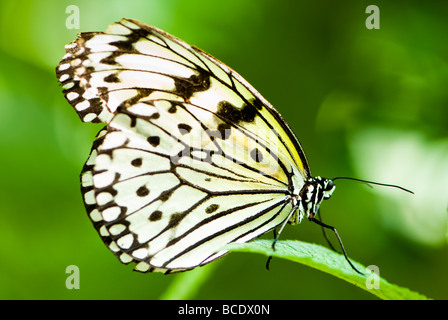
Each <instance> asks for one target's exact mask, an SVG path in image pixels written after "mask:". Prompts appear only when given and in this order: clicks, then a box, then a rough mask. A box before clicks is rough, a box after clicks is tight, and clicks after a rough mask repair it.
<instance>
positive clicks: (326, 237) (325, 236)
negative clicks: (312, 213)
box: [317, 209, 340, 253]
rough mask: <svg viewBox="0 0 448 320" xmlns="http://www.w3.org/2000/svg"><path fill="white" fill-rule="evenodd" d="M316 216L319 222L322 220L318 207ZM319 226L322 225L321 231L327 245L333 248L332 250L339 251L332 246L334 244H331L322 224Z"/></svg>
mask: <svg viewBox="0 0 448 320" xmlns="http://www.w3.org/2000/svg"><path fill="white" fill-rule="evenodd" d="M317 216H318V217H319V220H320V222H323V221H322V216H321V214H320V209H318V210H317ZM321 227H322V233H323V235H324V238H325V240H326V241H327V243H328V246H329V247H330V249H331V250H333V251H334V252H337V253H340V252H339V251H338V250H336V249H335V248H334V246H333V245H332V244H331V241H330V239H328V236H327V233H326V232H325V227H323V226H321Z"/></svg>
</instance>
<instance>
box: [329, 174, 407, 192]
mask: <svg viewBox="0 0 448 320" xmlns="http://www.w3.org/2000/svg"><path fill="white" fill-rule="evenodd" d="M338 179H341V180H342V179H343V180H353V181H359V182H364V183H367V184H369V185H371V184H375V185H378V186H383V187H391V188H397V189H400V190H403V191H406V192H409V193H412V194H414V192H412V191H411V190H408V189H406V188H403V187H400V186H397V185H395V184H387V183H381V182H374V181H368V180H362V179H356V178H351V177H334V178H333V179H331V180H333V181H334V180H338Z"/></svg>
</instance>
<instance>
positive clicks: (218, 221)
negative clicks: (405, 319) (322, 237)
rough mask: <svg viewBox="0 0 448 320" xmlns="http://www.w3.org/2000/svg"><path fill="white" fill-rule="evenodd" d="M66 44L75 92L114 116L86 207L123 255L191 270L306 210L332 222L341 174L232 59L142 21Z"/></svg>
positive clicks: (142, 266)
mask: <svg viewBox="0 0 448 320" xmlns="http://www.w3.org/2000/svg"><path fill="white" fill-rule="evenodd" d="M66 51H67V54H66V55H65V56H64V57H63V59H62V61H61V62H60V64H59V66H58V67H57V69H56V71H57V76H58V78H59V81H60V82H61V84H62V86H63V88H64V94H65V97H66V98H67V100H68V101H69V102H70V104H71V105H72V106H73V107H74V109H75V110H76V112H77V113H78V115H79V116H80V118H81V120H82V121H84V122H104V123H106V127H105V128H104V129H103V130H101V131H100V133H99V134H98V136H97V140H96V141H95V142H94V144H93V148H92V151H91V154H90V157H89V159H88V160H87V162H86V164H85V165H84V168H83V170H82V174H81V184H82V194H83V197H84V202H85V206H86V209H87V212H88V214H89V217H90V219H91V220H92V222H93V224H94V226H95V228H96V229H97V230H98V232H99V234H100V236H101V237H102V239H103V241H104V242H105V243H106V245H107V246H108V247H109V249H110V250H111V251H112V252H113V253H114V254H115V255H116V256H117V257H118V258H119V259H120V261H121V262H123V263H130V262H135V263H136V265H135V269H136V270H138V271H142V272H148V271H150V272H152V271H161V272H165V273H170V272H177V271H185V270H189V269H192V268H194V267H197V266H201V265H204V264H207V263H209V262H211V261H213V260H215V259H216V258H218V257H221V256H222V255H224V254H225V253H226V251H225V250H221V248H222V247H223V246H225V245H226V244H228V243H231V242H247V241H249V240H251V239H253V238H256V237H258V236H259V235H261V234H264V233H266V232H268V231H269V230H272V229H274V228H275V227H277V226H280V228H281V229H280V232H281V230H282V229H283V227H284V226H285V225H286V223H287V222H289V223H291V224H296V223H300V221H301V220H302V218H303V217H304V216H305V217H307V218H308V219H310V220H312V221H314V222H316V223H318V224H320V225H322V226H324V227H328V228H332V227H330V226H327V225H325V224H323V223H322V222H320V221H319V220H317V219H316V218H315V215H316V213H317V210H318V208H319V205H320V204H321V202H322V200H323V199H328V198H329V197H330V196H331V194H332V192H333V191H334V188H335V187H334V185H333V182H332V180H329V179H323V178H320V177H317V178H313V177H311V173H310V169H309V166H308V163H307V160H306V158H305V155H304V153H303V150H302V148H301V147H300V144H299V142H298V140H297V138H296V136H295V135H294V133H293V132H292V130H291V129H290V128H289V126H288V125H287V124H286V122H285V121H284V120H283V118H282V117H281V116H280V114H279V113H278V112H277V111H276V110H275V109H274V108H273V107H272V106H271V105H270V104H269V103H268V102H267V101H266V100H265V99H264V98H263V97H262V96H261V95H260V94H259V93H258V92H257V91H256V90H255V89H254V88H253V87H252V86H251V85H250V84H249V83H247V82H246V81H245V80H244V79H243V78H242V77H241V76H240V75H238V74H237V73H236V72H235V71H233V70H232V69H230V68H229V67H227V66H226V65H225V64H223V63H222V62H220V61H218V60H217V59H215V58H214V57H212V56H210V55H209V54H207V53H205V52H204V51H202V50H200V49H198V48H196V47H194V46H190V45H188V44H186V43H185V42H183V41H181V40H179V39H177V38H175V37H174V36H172V35H169V34H167V33H166V32H164V31H162V30H159V29H157V28H155V27H152V26H149V25H146V24H144V23H142V22H139V21H136V20H130V19H122V20H121V21H120V22H118V23H114V24H112V25H111V26H109V28H108V29H107V31H106V32H88V33H81V34H80V35H79V36H78V38H77V39H76V40H75V41H74V42H73V43H71V44H69V45H67V46H66ZM332 229H333V231H335V229H334V228H332ZM344 254H345V251H344ZM347 260H348V259H347ZM349 262H350V261H349Z"/></svg>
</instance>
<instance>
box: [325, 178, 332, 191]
mask: <svg viewBox="0 0 448 320" xmlns="http://www.w3.org/2000/svg"><path fill="white" fill-rule="evenodd" d="M333 187H334V183H333V181H332V180H327V183H326V184H325V186H324V191H330V190H331V189H333Z"/></svg>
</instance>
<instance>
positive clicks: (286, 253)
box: [225, 240, 428, 300]
mask: <svg viewBox="0 0 448 320" xmlns="http://www.w3.org/2000/svg"><path fill="white" fill-rule="evenodd" d="M225 249H227V250H230V251H240V252H254V253H261V254H264V255H266V256H273V257H277V258H282V259H286V260H290V261H294V262H298V263H302V264H305V265H307V266H310V267H312V268H315V269H318V270H320V271H323V272H327V273H329V274H331V275H334V276H335V277H338V278H340V279H343V280H345V281H347V282H349V283H351V284H353V285H355V286H357V287H359V288H362V289H364V290H366V291H368V292H370V293H371V294H374V295H376V296H378V297H379V298H381V299H387V300H426V299H428V298H427V297H425V296H424V295H422V294H420V293H417V292H414V291H411V290H409V289H407V288H403V287H399V286H397V285H395V284H391V283H389V282H388V281H386V280H385V279H384V278H381V277H378V276H377V275H375V274H374V273H373V272H371V271H369V270H368V269H366V267H365V266H363V265H362V264H360V263H358V262H355V261H353V260H351V261H352V263H353V265H354V266H355V267H356V268H357V269H358V270H359V271H361V272H365V274H364V275H360V274H358V273H357V272H355V271H354V270H353V269H352V268H351V267H350V265H349V264H348V263H347V261H346V260H345V258H344V256H343V255H341V254H339V253H336V252H334V251H331V250H329V249H327V248H325V247H322V246H319V245H316V244H312V243H306V242H301V241H295V240H294V241H293V240H286V241H278V242H277V244H276V245H275V251H273V250H272V240H255V241H252V242H249V243H231V244H229V245H227V246H226V247H225ZM374 277H376V279H375V278H374ZM375 281H376V282H375ZM367 284H370V287H372V286H373V287H375V284H377V285H376V287H377V289H375V288H372V289H369V288H368V287H367Z"/></svg>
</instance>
